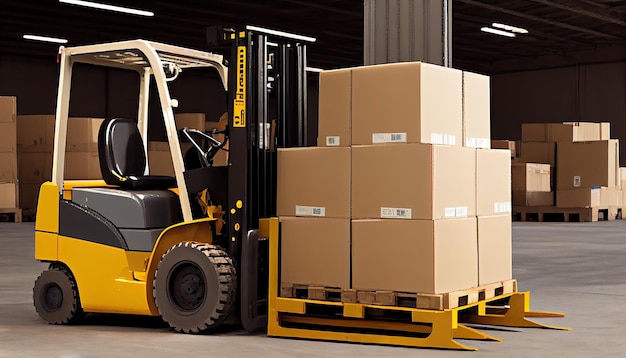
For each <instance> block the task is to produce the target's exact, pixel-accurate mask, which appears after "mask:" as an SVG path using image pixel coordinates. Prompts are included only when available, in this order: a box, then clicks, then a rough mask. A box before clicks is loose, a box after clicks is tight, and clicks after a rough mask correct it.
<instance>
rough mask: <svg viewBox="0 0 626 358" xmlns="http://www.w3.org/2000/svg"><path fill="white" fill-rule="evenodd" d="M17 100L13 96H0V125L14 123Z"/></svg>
mask: <svg viewBox="0 0 626 358" xmlns="http://www.w3.org/2000/svg"><path fill="white" fill-rule="evenodd" d="M16 114H17V99H16V98H15V97H13V96H0V123H13V122H15V115H16Z"/></svg>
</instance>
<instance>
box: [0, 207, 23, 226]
mask: <svg viewBox="0 0 626 358" xmlns="http://www.w3.org/2000/svg"><path fill="white" fill-rule="evenodd" d="M0 221H10V222H16V223H21V222H22V209H20V208H11V209H0Z"/></svg>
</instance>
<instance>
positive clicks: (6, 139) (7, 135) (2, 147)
mask: <svg viewBox="0 0 626 358" xmlns="http://www.w3.org/2000/svg"><path fill="white" fill-rule="evenodd" d="M16 151H17V131H16V128H15V122H7V123H4V122H0V152H11V153H15V152H16Z"/></svg>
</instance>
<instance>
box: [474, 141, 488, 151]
mask: <svg viewBox="0 0 626 358" xmlns="http://www.w3.org/2000/svg"><path fill="white" fill-rule="evenodd" d="M474 146H475V147H476V148H483V149H490V148H491V139H489V138H474Z"/></svg>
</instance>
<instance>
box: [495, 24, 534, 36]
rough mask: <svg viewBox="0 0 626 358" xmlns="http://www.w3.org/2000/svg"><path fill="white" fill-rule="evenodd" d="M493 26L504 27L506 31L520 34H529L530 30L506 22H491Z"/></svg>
mask: <svg viewBox="0 0 626 358" xmlns="http://www.w3.org/2000/svg"><path fill="white" fill-rule="evenodd" d="M491 26H493V27H495V28H498V29H502V30H506V31H510V32H515V33H518V34H527V33H528V30H526V29H524V28H521V27H516V26H511V25H505V24H500V23H498V22H494V23H493V24H491Z"/></svg>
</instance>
